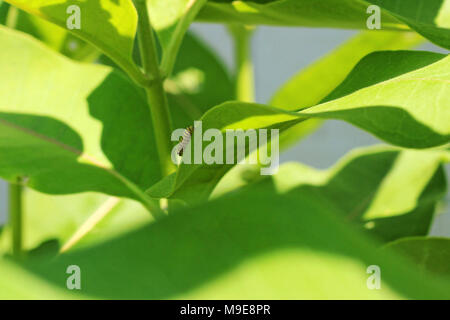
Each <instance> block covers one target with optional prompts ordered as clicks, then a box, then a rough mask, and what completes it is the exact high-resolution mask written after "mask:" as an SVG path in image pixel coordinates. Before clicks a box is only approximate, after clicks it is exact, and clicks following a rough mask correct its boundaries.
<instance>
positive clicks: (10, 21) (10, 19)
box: [5, 5, 19, 29]
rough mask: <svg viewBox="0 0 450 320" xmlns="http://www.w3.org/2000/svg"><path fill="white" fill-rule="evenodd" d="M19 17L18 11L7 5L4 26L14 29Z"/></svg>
mask: <svg viewBox="0 0 450 320" xmlns="http://www.w3.org/2000/svg"><path fill="white" fill-rule="evenodd" d="M18 16H19V9H17V8H16V7H14V6H13V5H9V9H8V15H7V17H6V22H5V25H6V26H7V27H8V28H11V29H15V28H16V25H17V18H18Z"/></svg>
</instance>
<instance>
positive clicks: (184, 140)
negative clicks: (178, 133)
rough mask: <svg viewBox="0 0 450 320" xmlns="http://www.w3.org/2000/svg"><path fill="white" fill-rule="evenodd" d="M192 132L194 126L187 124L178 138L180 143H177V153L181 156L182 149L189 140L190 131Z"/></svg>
mask: <svg viewBox="0 0 450 320" xmlns="http://www.w3.org/2000/svg"><path fill="white" fill-rule="evenodd" d="M193 132H194V127H193V126H189V127H187V128H186V130H185V131H184V134H183V136H182V137H181V138H180V143H179V145H178V155H179V156H180V157H181V156H183V152H184V149H185V148H186V147H187V145H188V144H189V141H191V136H192V133H193Z"/></svg>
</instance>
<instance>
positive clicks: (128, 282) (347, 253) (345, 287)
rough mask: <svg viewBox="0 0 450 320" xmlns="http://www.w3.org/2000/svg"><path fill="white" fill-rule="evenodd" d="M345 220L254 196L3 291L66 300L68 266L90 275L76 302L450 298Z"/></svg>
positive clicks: (264, 193) (147, 231) (311, 204)
mask: <svg viewBox="0 0 450 320" xmlns="http://www.w3.org/2000/svg"><path fill="white" fill-rule="evenodd" d="M275 213H276V214H275ZM336 214H338V213H337V212H335V209H334V208H333V207H331V206H328V205H327V204H326V203H325V202H317V201H316V199H308V198H307V197H301V198H300V197H295V196H289V195H284V196H280V195H276V194H275V193H274V192H273V190H271V189H270V188H256V189H249V190H247V191H245V192H241V193H237V194H234V195H232V196H229V197H225V198H223V199H218V200H215V201H212V202H209V203H206V204H202V205H201V206H197V207H195V208H191V209H189V210H187V211H182V212H175V213H174V214H173V215H171V216H169V217H168V218H167V219H165V220H163V221H160V222H158V223H155V224H151V225H148V226H146V227H143V228H141V229H138V230H136V231H134V232H131V233H128V234H126V235H123V236H120V237H117V238H115V239H112V240H109V241H106V242H104V243H101V244H97V245H94V246H89V247H84V248H79V249H77V250H74V251H73V252H72V253H67V254H65V255H63V256H60V257H58V258H56V259H55V260H53V261H52V262H48V261H45V262H44V263H40V262H38V261H35V262H29V263H27V264H26V265H25V266H19V265H16V266H11V264H9V267H10V268H14V269H15V270H16V271H15V273H14V274H17V273H19V274H26V275H27V277H30V278H32V279H34V281H30V282H27V285H23V283H19V284H15V282H14V281H15V280H14V281H11V280H10V279H11V277H7V278H6V275H5V274H4V273H2V274H0V282H2V283H5V282H6V283H7V285H8V286H6V288H7V290H9V291H8V293H10V294H9V295H8V297H9V298H14V297H16V296H21V297H23V296H25V297H27V296H32V293H33V292H35V290H33V288H28V287H27V286H33V285H35V283H36V282H37V281H46V283H47V286H50V285H51V287H52V288H53V290H58V289H60V288H65V285H66V274H65V270H66V268H67V266H68V265H72V264H76V265H79V266H80V267H81V268H82V279H81V281H82V290H81V291H78V292H76V293H74V294H77V296H74V297H76V298H86V297H94V298H113V299H116V298H126V299H164V298H188V299H189V298H196V299H201V298H209V299H211V298H218V299H220V298H222V299H227V298H233V299H301V298H306V299H333V298H340V299H342V298H348V299H351V298H357V299H391V298H424V299H426V298H442V299H444V298H448V297H449V295H450V292H449V288H450V285H449V284H448V282H447V281H445V280H443V279H441V278H436V277H433V276H431V275H428V274H425V275H422V276H419V274H420V273H419V271H418V270H417V269H416V268H415V267H414V265H410V264H408V263H407V262H406V260H403V259H402V258H401V257H399V256H398V255H394V254H393V253H391V252H381V253H380V252H379V251H378V250H376V248H377V244H376V243H374V242H372V241H371V240H369V239H367V238H366V237H365V236H363V235H361V234H360V233H359V232H356V231H355V230H354V229H353V228H352V227H351V226H350V225H348V224H345V223H343V222H342V221H341V220H340V219H337V217H336ZM323 230H326V232H323ZM374 264H375V265H378V266H380V268H381V270H383V286H382V288H381V290H369V289H368V288H367V285H366V283H367V277H368V275H367V273H366V269H367V267H368V266H369V265H374ZM130 266H132V269H130ZM24 268H25V270H24ZM130 270H132V272H130ZM111 279H114V281H111ZM19 285H21V286H19ZM46 288H48V287H46ZM28 292H29V293H28ZM66 292H67V290H66ZM4 294H5V293H4ZM6 294H7V293H6ZM47 297H52V295H51V294H50V293H49V292H48V291H43V292H42V293H41V296H40V298H41V299H43V298H47Z"/></svg>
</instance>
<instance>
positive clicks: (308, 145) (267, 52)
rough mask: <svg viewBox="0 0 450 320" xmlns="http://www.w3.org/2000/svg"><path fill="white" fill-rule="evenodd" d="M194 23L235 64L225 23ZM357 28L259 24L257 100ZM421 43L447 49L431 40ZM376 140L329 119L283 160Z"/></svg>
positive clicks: (0, 195) (329, 157)
mask: <svg viewBox="0 0 450 320" xmlns="http://www.w3.org/2000/svg"><path fill="white" fill-rule="evenodd" d="M191 29H192V31H194V32H195V33H196V34H197V35H199V36H200V37H201V38H202V39H203V40H205V41H206V42H207V43H209V44H210V45H211V46H212V47H213V48H214V49H215V51H216V53H217V54H218V55H219V56H220V57H222V58H223V59H224V61H225V63H226V65H227V66H228V67H229V68H232V65H233V62H232V61H233V49H232V43H231V40H230V38H229V36H228V34H227V33H226V31H225V29H224V27H222V26H219V25H212V24H194V25H193V26H192V27H191ZM354 34H356V32H355V31H348V30H336V29H309V28H285V27H259V28H258V29H257V30H256V33H255V36H254V38H253V43H252V45H253V60H254V64H255V69H256V70H255V79H256V100H257V102H260V103H265V102H267V101H268V100H269V99H270V97H271V95H272V94H273V92H275V90H276V89H277V88H279V86H280V85H282V84H283V83H284V82H285V81H286V80H288V79H289V78H290V77H291V76H293V75H294V74H296V73H297V72H298V71H299V70H301V69H302V68H304V67H306V66H307V65H308V64H310V63H312V62H313V61H315V60H317V59H318V58H319V57H321V56H323V55H325V54H326V53H327V52H329V51H330V50H332V49H333V48H335V47H336V46H338V45H339V44H340V43H342V42H343V41H345V40H346V39H347V38H349V37H351V36H352V35H354ZM420 49H423V50H430V51H431V50H432V51H437V52H442V53H448V51H446V50H443V49H440V48H437V47H436V46H433V45H431V44H427V45H424V46H422V47H421V48H420ZM300 94H301V93H300ZM376 143H380V141H379V140H378V139H376V138H374V137H373V136H371V135H370V134H368V133H365V132H364V131H362V130H359V129H357V128H355V127H353V126H351V125H349V124H346V123H344V122H341V121H328V122H327V123H325V125H323V126H322V127H321V128H320V129H319V130H318V131H316V132H315V133H313V134H312V135H311V136H309V137H307V138H306V139H304V140H302V141H301V142H300V143H299V144H298V145H296V146H295V147H293V148H292V149H290V150H288V151H287V152H286V153H284V154H282V155H281V161H282V162H286V161H300V162H303V163H305V164H308V165H310V166H313V167H316V168H327V167H329V166H331V165H333V164H334V163H335V162H336V161H337V160H338V159H339V158H341V157H342V156H344V155H345V154H346V153H347V152H348V151H350V150H351V149H353V148H355V147H362V146H367V145H371V144H376ZM449 172H450V166H447V176H448V177H449V181H450V174H449ZM444 204H445V206H444V209H443V210H445V211H446V213H444V214H440V215H439V216H437V217H436V219H435V223H434V225H433V228H432V234H433V235H436V236H447V237H450V209H449V208H450V194H449V193H447V197H446V199H445V201H444ZM6 210H7V202H6V185H5V183H4V182H2V181H0V224H1V223H4V222H5V219H6V214H5V213H6Z"/></svg>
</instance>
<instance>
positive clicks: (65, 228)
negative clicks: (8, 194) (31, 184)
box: [0, 189, 152, 255]
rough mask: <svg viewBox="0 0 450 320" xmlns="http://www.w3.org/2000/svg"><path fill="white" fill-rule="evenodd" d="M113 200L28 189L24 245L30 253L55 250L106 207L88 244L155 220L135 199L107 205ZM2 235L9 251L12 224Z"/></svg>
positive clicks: (94, 195) (53, 252)
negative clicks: (51, 193) (58, 194)
mask: <svg viewBox="0 0 450 320" xmlns="http://www.w3.org/2000/svg"><path fill="white" fill-rule="evenodd" d="M111 200H113V198H112V197H108V196H105V195H101V194H95V193H83V194H77V195H62V196H54V195H47V194H43V193H40V192H36V191H34V190H32V189H26V190H25V191H24V209H23V210H24V212H26V219H24V221H23V232H24V234H26V237H25V238H24V241H23V249H24V250H26V251H29V254H30V255H36V254H43V253H48V254H55V253H57V252H58V250H60V249H61V248H62V246H63V245H64V244H66V243H67V242H68V240H69V239H70V238H71V237H72V236H73V235H74V234H75V232H76V231H77V230H78V229H79V228H80V227H81V226H82V225H84V223H85V222H86V221H87V220H88V219H89V217H91V216H93V215H94V214H95V213H97V212H98V213H100V212H99V211H103V209H105V210H106V211H103V213H104V216H103V215H102V219H100V220H98V223H97V224H95V225H93V227H92V228H91V229H89V230H88V234H87V235H86V237H87V239H88V240H84V243H85V244H86V243H89V244H92V243H94V242H99V241H104V240H105V239H109V238H112V237H115V236H118V235H120V234H123V233H125V232H127V231H130V230H133V229H135V228H137V227H138V226H142V225H143V224H146V223H148V222H150V221H151V220H152V219H151V216H150V215H149V214H148V212H147V211H146V210H145V209H144V208H143V207H142V206H141V205H140V204H139V203H137V202H135V201H132V200H127V199H120V200H119V201H117V202H114V204H113V205H107V203H111ZM113 201H114V200H113ZM68 203H70V206H68V205H67V204H68ZM105 204H106V206H107V208H105ZM1 239H2V241H0V242H1V245H2V246H3V248H4V249H5V250H4V251H6V249H7V248H10V247H11V246H10V243H9V240H10V230H9V228H8V227H6V229H5V230H4V234H3V236H2V237H1ZM0 247H1V246H0Z"/></svg>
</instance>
